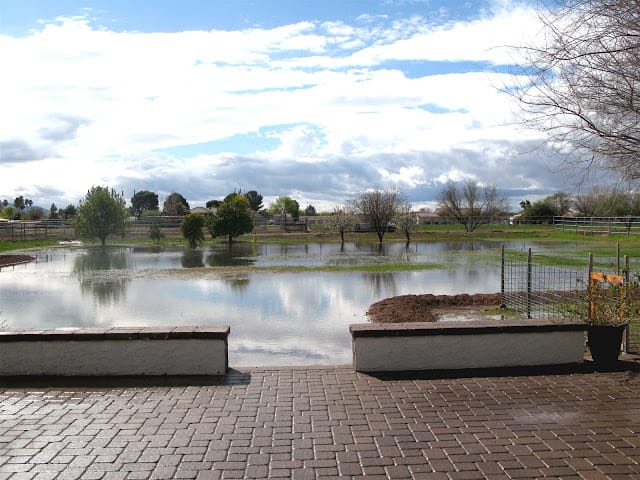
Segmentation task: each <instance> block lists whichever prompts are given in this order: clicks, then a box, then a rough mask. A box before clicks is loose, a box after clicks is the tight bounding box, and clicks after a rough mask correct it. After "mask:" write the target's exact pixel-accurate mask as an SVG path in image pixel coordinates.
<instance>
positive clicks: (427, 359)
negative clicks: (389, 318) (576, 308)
mask: <svg viewBox="0 0 640 480" xmlns="http://www.w3.org/2000/svg"><path fill="white" fill-rule="evenodd" d="M586 329H587V327H586V325H585V324H584V323H581V322H576V321H568V320H561V319H545V320H502V321H497V320H496V321H492V320H469V321H460V322H434V323H395V324H372V323H367V324H354V325H351V326H350V327H349V330H350V332H351V337H352V346H353V365H354V368H355V369H356V370H357V371H361V372H382V371H402V370H450V369H470V368H493V367H514V366H537V365H559V364H571V363H581V362H583V361H584V343H585V335H584V332H585V330H586Z"/></svg>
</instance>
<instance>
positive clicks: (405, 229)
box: [393, 202, 418, 245]
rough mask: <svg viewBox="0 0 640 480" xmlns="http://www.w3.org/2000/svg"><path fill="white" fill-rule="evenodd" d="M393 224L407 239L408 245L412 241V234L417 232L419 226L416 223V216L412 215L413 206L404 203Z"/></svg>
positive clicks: (400, 206)
mask: <svg viewBox="0 0 640 480" xmlns="http://www.w3.org/2000/svg"><path fill="white" fill-rule="evenodd" d="M393 223H394V224H395V225H396V227H398V230H400V231H401V232H402V233H404V236H405V237H407V245H408V244H409V242H410V241H411V234H412V233H413V232H414V231H415V230H416V227H417V226H418V225H417V223H416V216H415V215H414V214H413V213H412V208H411V204H410V203H408V202H403V203H401V204H400V205H399V206H398V209H397V211H396V215H395V217H394V218H393Z"/></svg>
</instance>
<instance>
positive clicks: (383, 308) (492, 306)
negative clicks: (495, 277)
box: [367, 293, 501, 323]
mask: <svg viewBox="0 0 640 480" xmlns="http://www.w3.org/2000/svg"><path fill="white" fill-rule="evenodd" d="M500 300H501V296H500V294H499V293H477V294H472V295H469V294H466V293H463V294H459V295H431V294H424V295H400V296H398V297H391V298H385V299H384V300H380V301H379V302H376V303H374V304H373V305H371V306H370V307H369V310H367V316H368V317H369V319H370V320H371V321H372V322H373V323H402V322H435V321H437V320H439V319H441V320H451V319H463V320H464V319H472V318H478V317H486V316H487V315H491V314H495V313H496V311H497V310H498V309H499V307H500Z"/></svg>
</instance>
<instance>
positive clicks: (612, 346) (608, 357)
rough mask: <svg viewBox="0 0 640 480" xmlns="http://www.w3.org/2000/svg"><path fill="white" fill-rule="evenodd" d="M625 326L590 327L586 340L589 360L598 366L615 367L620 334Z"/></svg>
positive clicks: (620, 340)
mask: <svg viewBox="0 0 640 480" xmlns="http://www.w3.org/2000/svg"><path fill="white" fill-rule="evenodd" d="M625 328H626V325H615V326H610V325H590V326H589V329H588V330H587V340H588V343H589V350H591V358H593V361H594V362H595V363H596V364H597V365H600V366H603V367H610V366H613V365H615V363H616V362H617V361H618V356H619V355H620V345H621V344H622V334H623V333H624V329H625Z"/></svg>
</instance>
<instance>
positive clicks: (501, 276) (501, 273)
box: [500, 245, 507, 305]
mask: <svg viewBox="0 0 640 480" xmlns="http://www.w3.org/2000/svg"><path fill="white" fill-rule="evenodd" d="M506 304H507V302H505V301H504V245H502V252H501V255H500V305H506Z"/></svg>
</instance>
